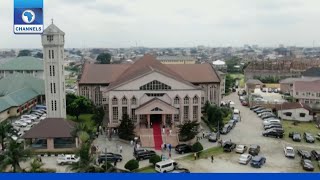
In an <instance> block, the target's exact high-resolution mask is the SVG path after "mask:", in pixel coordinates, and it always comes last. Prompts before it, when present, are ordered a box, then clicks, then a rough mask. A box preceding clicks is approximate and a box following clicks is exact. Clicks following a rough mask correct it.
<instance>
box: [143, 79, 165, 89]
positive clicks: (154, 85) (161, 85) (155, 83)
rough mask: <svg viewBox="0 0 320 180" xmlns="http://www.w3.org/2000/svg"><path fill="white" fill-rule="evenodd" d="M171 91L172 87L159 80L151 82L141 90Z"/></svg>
mask: <svg viewBox="0 0 320 180" xmlns="http://www.w3.org/2000/svg"><path fill="white" fill-rule="evenodd" d="M168 89H171V86H168V85H166V84H164V83H162V82H159V81H157V80H154V81H151V82H149V83H148V84H145V85H143V86H141V87H140V90H168Z"/></svg>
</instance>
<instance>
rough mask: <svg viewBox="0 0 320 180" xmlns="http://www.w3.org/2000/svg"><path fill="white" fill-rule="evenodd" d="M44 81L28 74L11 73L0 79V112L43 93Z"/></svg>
mask: <svg viewBox="0 0 320 180" xmlns="http://www.w3.org/2000/svg"><path fill="white" fill-rule="evenodd" d="M44 94H45V92H44V81H43V80H42V79H37V78H35V77H32V76H28V75H12V76H7V77H5V78H3V79H1V80H0V112H2V111H4V110H6V109H9V108H10V107H16V106H20V105H22V104H24V103H26V102H27V101H29V100H30V99H33V98H35V97H37V96H38V95H44Z"/></svg>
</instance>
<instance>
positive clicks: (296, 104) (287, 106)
mask: <svg viewBox="0 0 320 180" xmlns="http://www.w3.org/2000/svg"><path fill="white" fill-rule="evenodd" d="M299 108H303V109H307V110H309V111H311V108H310V107H309V106H308V105H306V104H304V103H299V102H284V103H282V104H278V105H277V106H276V109H277V110H288V109H299Z"/></svg>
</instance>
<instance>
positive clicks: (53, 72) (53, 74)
mask: <svg viewBox="0 0 320 180" xmlns="http://www.w3.org/2000/svg"><path fill="white" fill-rule="evenodd" d="M52 76H55V71H54V66H52Z"/></svg>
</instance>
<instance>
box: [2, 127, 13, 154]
mask: <svg viewBox="0 0 320 180" xmlns="http://www.w3.org/2000/svg"><path fill="white" fill-rule="evenodd" d="M8 134H11V135H13V134H14V129H13V127H12V125H11V124H10V123H8V122H1V123H0V141H1V147H2V150H4V149H5V138H6V137H8Z"/></svg>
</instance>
